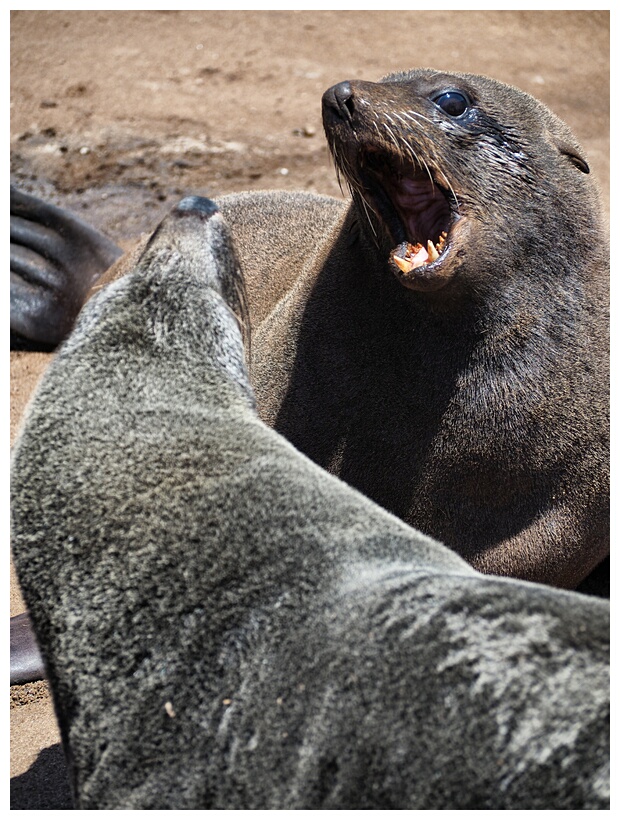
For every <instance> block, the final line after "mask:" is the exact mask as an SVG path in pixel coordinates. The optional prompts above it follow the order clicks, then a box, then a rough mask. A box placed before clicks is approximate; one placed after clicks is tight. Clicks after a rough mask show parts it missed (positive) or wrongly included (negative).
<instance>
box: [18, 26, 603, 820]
mask: <svg viewBox="0 0 620 820" xmlns="http://www.w3.org/2000/svg"><path fill="white" fill-rule="evenodd" d="M416 66H431V67H434V68H438V69H441V70H446V71H468V72H473V73H477V74H488V75H490V76H492V77H495V78H497V79H499V80H502V81H504V82H508V83H511V84H513V85H516V86H518V87H520V88H522V89H523V90H525V91H528V92H529V93H531V94H533V95H534V96H536V97H538V98H539V99H541V100H542V101H543V102H545V103H546V104H547V105H549V107H550V108H552V109H553V110H554V111H555V112H556V114H558V115H559V116H560V117H562V118H563V119H564V120H565V121H566V122H567V123H568V124H569V125H570V126H571V128H572V129H573V131H574V133H575V135H576V136H577V139H578V140H579V141H580V142H581V144H582V145H583V147H584V148H585V151H586V154H587V156H588V159H589V162H590V166H591V168H592V171H593V173H594V174H595V175H596V177H597V178H598V180H599V182H600V185H601V189H602V193H603V202H604V206H605V209H606V212H607V213H608V209H609V14H608V12H605V11H592V12H584V11H576V12H572V11H559V12H536V11H534V12H533V11H494V12H493V11H491V12H489V11H480V12H474V11H464V12H454V11H436V12H432V11H428V12H416V11H389V12H380V11H356V12H349V11H321V12H312V11H262V12H260V11H257V12H248V11H240V12H223V11H145V12H137V11H128V12H113V11H92V12H60V11H53V12H44V11H14V12H12V13H11V180H12V182H13V183H14V184H16V185H17V186H18V187H20V188H22V189H23V190H26V191H29V192H31V193H34V194H36V195H38V196H42V197H44V198H47V199H48V200H50V201H52V202H54V203H56V204H58V205H61V206H63V207H66V208H69V209H71V210H73V211H75V212H76V213H77V214H78V215H79V216H81V217H82V218H83V219H85V220H87V221H89V222H91V223H92V224H93V225H95V226H96V227H98V228H99V229H100V230H103V231H104V232H106V233H108V234H109V236H111V237H112V238H113V239H114V240H115V241H116V242H117V243H119V244H120V245H121V246H123V247H128V245H129V244H130V243H131V240H132V238H134V237H135V236H136V235H138V234H139V233H141V232H144V231H150V230H152V229H153V228H154V227H155V225H156V224H157V223H158V221H159V220H160V219H161V217H162V216H163V215H164V214H165V213H166V212H167V211H168V210H169V209H170V208H171V207H172V206H173V205H174V203H175V202H176V201H177V200H178V199H179V198H181V197H182V196H184V195H186V194H189V193H192V194H202V195H207V196H211V197H215V196H218V195H221V194H224V193H229V192H232V191H240V190H249V189H274V188H281V189H288V190H293V189H305V190H308V191H316V192H319V193H324V194H331V195H333V196H338V197H340V196H341V193H340V190H339V188H338V184H337V182H336V176H335V173H334V170H333V167H332V165H331V163H330V160H329V157H328V153H327V148H326V145H325V141H324V139H323V131H322V125H321V114H320V110H321V107H320V102H321V95H322V93H323V92H324V91H325V90H326V89H327V88H329V87H330V86H331V85H333V84H334V83H337V82H340V81H341V80H345V79H355V78H357V79H365V80H378V79H379V78H380V77H381V76H383V75H384V74H387V73H388V72H391V71H397V70H403V69H407V68H413V67H416ZM44 363H45V359H44V358H41V357H39V358H37V357H36V355H35V354H12V356H11V407H12V415H13V421H14V422H15V421H16V420H17V419H18V418H19V416H20V415H21V413H22V410H23V407H24V403H25V400H26V398H27V396H28V395H29V392H30V390H31V389H32V384H33V382H34V381H35V380H36V376H37V373H38V372H39V371H40V370H41V368H42V366H44ZM14 427H15V425H14V423H12V435H13V432H14ZM23 608H24V605H23V602H22V601H21V598H20V596H19V592H18V589H17V585H16V582H15V579H14V576H13V575H12V577H11V614H12V615H15V614H18V613H19V612H21V611H23ZM11 707H12V708H11V778H12V779H11V807H12V808H21V809H24V808H48V809H49V808H68V807H70V805H71V803H70V795H69V790H68V784H67V780H66V774H65V770H64V763H63V758H62V754H61V749H60V746H59V736H58V732H57V728H56V724H55V720H54V716H53V711H52V707H51V704H50V700H49V694H48V692H47V689H46V687H45V686H42V685H39V686H38V687H37V686H34V687H33V686H30V687H14V688H13V690H12V692H11Z"/></svg>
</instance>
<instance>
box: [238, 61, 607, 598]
mask: <svg viewBox="0 0 620 820" xmlns="http://www.w3.org/2000/svg"><path fill="white" fill-rule="evenodd" d="M323 121H324V126H325V132H326V136H327V140H328V143H329V146H330V149H331V152H332V155H333V158H334V161H335V165H336V168H337V170H338V173H339V175H340V177H341V178H342V179H343V180H344V181H345V182H346V183H347V185H348V186H349V188H350V190H351V194H352V197H353V202H352V204H351V207H350V209H349V211H348V213H347V214H346V215H345V216H344V217H343V218H342V219H341V220H340V222H339V223H338V225H337V229H332V230H331V231H330V232H326V236H327V238H326V240H325V242H324V243H323V246H322V247H320V248H318V250H313V252H312V253H311V254H310V255H309V260H308V264H307V265H306V267H305V269H304V270H302V271H301V273H300V276H299V278H298V280H297V282H296V283H295V287H294V288H293V289H292V290H291V291H290V293H289V295H288V297H287V299H285V300H283V301H281V302H280V303H279V304H278V305H277V307H276V309H275V310H274V311H273V314H272V316H271V317H270V320H269V321H265V322H263V324H262V325H261V326H260V328H259V330H258V333H257V334H256V336H255V352H254V369H253V378H254V380H255V384H256V390H257V395H258V400H259V407H261V412H262V413H263V417H264V418H266V419H267V420H268V421H269V422H270V423H272V424H273V425H274V426H275V428H276V429H278V430H280V431H281V432H282V433H283V434H284V435H286V436H287V437H288V438H289V439H290V440H291V441H292V442H293V443H294V444H295V445H296V446H297V447H299V448H300V449H301V450H302V451H303V452H305V453H307V454H308V455H309V456H310V457H311V458H313V459H314V460H315V461H317V462H318V463H319V464H321V465H323V466H325V467H327V468H328V469H330V470H331V471H332V472H335V473H336V474H337V475H339V476H340V477H341V478H344V479H345V480H346V481H347V482H349V483H350V484H352V485H353V486H355V487H357V488H358V489H361V490H362V491H363V492H365V493H366V494H367V495H368V496H370V497H371V498H373V499H374V500H376V501H378V502H379V503H381V504H382V505H383V506H385V507H387V509H389V510H391V511H392V512H395V513H396V514H397V515H399V516H400V517H401V518H403V519H404V520H405V521H407V522H409V523H411V524H413V525H414V526H416V527H419V528H420V529H422V531H424V532H426V533H428V534H431V535H433V536H434V537H436V538H438V539H440V540H442V541H443V542H444V543H446V544H449V545H451V546H452V547H453V548H455V549H456V550H458V551H459V552H460V553H461V554H462V555H464V556H465V557H466V558H467V559H468V560H469V561H470V562H471V563H473V564H474V566H476V567H478V568H479V569H482V570H483V571H486V572H495V573H501V574H511V575H517V576H520V577H524V578H528V579H530V580H537V581H544V582H548V583H555V584H558V585H564V586H575V585H576V584H578V583H579V582H580V581H581V580H582V579H583V577H584V576H585V575H586V574H587V573H588V572H589V571H590V570H592V569H593V568H594V567H595V566H596V565H597V564H598V563H599V562H600V561H601V560H602V559H603V558H604V557H605V555H606V554H607V552H608V544H609V540H608V539H609V535H608V509H609V507H608V481H609V467H608V430H609V426H608V424H609V423H608V382H607V378H608V376H607V373H608V350H607V328H608V318H607V317H608V314H607V274H608V264H609V263H608V239H607V236H606V231H605V229H604V224H603V219H602V216H601V213H600V207H599V203H598V192H597V188H596V184H595V183H594V181H593V179H592V176H591V175H590V174H589V168H588V164H587V161H586V159H585V157H584V155H583V151H582V149H581V148H580V146H579V145H578V144H577V142H576V141H575V139H574V137H573V135H572V134H571V132H570V130H569V129H568V127H567V126H566V125H565V124H564V123H563V122H562V121H560V120H559V119H558V118H557V117H556V116H555V115H553V114H552V113H551V112H550V111H549V110H548V109H547V108H546V107H545V106H544V105H543V104H541V103H540V102H538V101H537V100H535V99H534V98H532V97H531V96H529V95H527V94H525V93H523V92H521V91H519V90H517V89H515V88H512V87H510V86H507V85H504V84H503V83H500V82H497V81H494V80H491V79H488V78H485V77H478V76H473V75H461V74H446V73H442V72H437V71H433V70H427V69H418V70H414V71H410V72H406V73H402V74H395V75H391V76H389V77H387V78H386V79H384V80H383V81H381V82H379V83H371V82H362V81H347V82H343V83H339V84H338V85H336V86H334V87H333V88H331V89H329V90H328V91H327V92H326V93H325V95H324V97H323ZM307 221H308V222H309V220H307Z"/></svg>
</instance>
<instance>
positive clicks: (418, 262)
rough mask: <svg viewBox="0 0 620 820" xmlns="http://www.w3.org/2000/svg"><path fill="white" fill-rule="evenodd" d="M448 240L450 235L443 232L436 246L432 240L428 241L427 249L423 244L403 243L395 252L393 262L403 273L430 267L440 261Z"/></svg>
mask: <svg viewBox="0 0 620 820" xmlns="http://www.w3.org/2000/svg"><path fill="white" fill-rule="evenodd" d="M447 238H448V234H447V233H446V232H445V231H443V232H442V234H441V236H440V237H439V239H438V240H437V244H436V245H435V243H434V242H433V241H432V239H429V240H428V241H427V243H426V247H424V245H422V243H421V242H418V243H417V244H415V245H412V244H411V243H410V242H403V244H402V245H399V246H398V248H396V250H395V251H394V252H393V254H392V261H393V262H394V264H395V265H396V266H397V267H398V268H400V270H401V271H402V272H403V273H409V271H412V270H414V269H415V268H420V267H422V265H428V264H430V263H432V262H435V260H437V259H439V255H440V253H441V252H442V251H443V249H444V247H445V244H446V239H447Z"/></svg>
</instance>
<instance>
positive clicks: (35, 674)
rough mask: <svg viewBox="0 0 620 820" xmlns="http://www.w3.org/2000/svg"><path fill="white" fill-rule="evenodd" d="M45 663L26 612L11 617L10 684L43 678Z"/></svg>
mask: <svg viewBox="0 0 620 820" xmlns="http://www.w3.org/2000/svg"><path fill="white" fill-rule="evenodd" d="M44 677H45V664H44V663H43V658H42V657H41V652H40V651H39V646H38V644H37V640H36V638H35V636H34V631H33V628H32V622H31V620H30V616H29V615H28V613H27V612H23V613H22V614H21V615H16V616H15V617H14V618H11V686H15V685H16V684H20V683H30V682H31V681H35V680H43V678H44Z"/></svg>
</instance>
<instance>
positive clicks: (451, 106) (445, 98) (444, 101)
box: [433, 91, 469, 117]
mask: <svg viewBox="0 0 620 820" xmlns="http://www.w3.org/2000/svg"><path fill="white" fill-rule="evenodd" d="M433 102H434V103H435V105H437V106H439V108H441V110H442V111H443V112H444V114H448V116H450V117H460V116H461V114H464V113H465V112H466V111H467V109H468V107H469V100H468V99H467V97H466V96H465V95H464V94H461V92H460V91H444V92H443V93H442V94H439V95H438V96H437V97H434V99H433Z"/></svg>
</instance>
